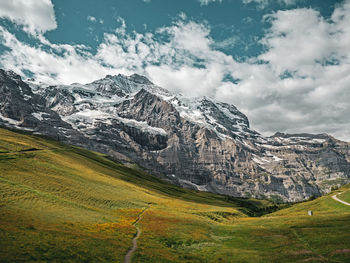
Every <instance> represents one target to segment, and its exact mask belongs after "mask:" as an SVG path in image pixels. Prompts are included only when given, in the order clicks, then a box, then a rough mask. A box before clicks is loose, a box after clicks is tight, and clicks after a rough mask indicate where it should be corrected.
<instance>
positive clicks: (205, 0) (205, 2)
mask: <svg viewBox="0 0 350 263" xmlns="http://www.w3.org/2000/svg"><path fill="white" fill-rule="evenodd" d="M198 1H199V3H200V4H201V5H209V4H210V3H214V2H219V3H221V2H222V0H198Z"/></svg>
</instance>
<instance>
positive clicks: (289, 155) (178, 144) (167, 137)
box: [0, 70, 350, 201]
mask: <svg viewBox="0 0 350 263" xmlns="http://www.w3.org/2000/svg"><path fill="white" fill-rule="evenodd" d="M0 84H1V86H0V89H1V90H0V91H1V94H3V95H1V97H0V106H1V107H0V124H2V125H3V126H7V127H15V128H19V129H27V130H28V129H29V130H32V132H34V133H41V134H45V135H48V136H51V137H54V138H56V139H58V140H62V141H64V142H66V143H71V144H74V145H77V146H82V147H85V148H87V149H90V150H95V151H99V152H102V153H106V154H108V155H110V156H111V157H112V158H115V159H118V160H121V161H123V162H132V163H137V164H139V165H141V166H143V167H145V168H146V169H147V170H149V171H151V172H152V173H154V174H156V175H158V176H159V177H161V178H163V179H165V180H167V181H170V182H172V183H175V184H178V185H181V186H184V187H189V188H194V189H196V190H201V191H211V192H216V193H222V194H226V195H231V196H239V197H245V196H246V197H247V196H252V197H257V198H275V199H278V200H280V201H301V200H305V199H308V198H310V197H311V196H320V195H323V194H325V193H328V192H329V191H330V190H331V189H332V187H339V186H340V185H342V184H345V183H348V182H350V179H349V178H350V159H349V156H350V144H349V143H346V142H341V141H339V140H336V139H334V138H333V137H331V136H329V135H326V134H321V135H312V134H283V133H276V134H275V135H273V136H271V137H264V136H262V135H261V134H259V133H258V132H256V131H255V130H253V129H251V128H250V125H249V120H248V118H247V117H246V116H245V115H244V114H243V113H241V112H240V111H239V110H238V109H237V108H236V107H235V106H233V105H229V104H227V103H222V102H219V101H216V100H214V99H211V98H207V97H203V98H194V99H193V98H191V99H190V98H186V97H184V96H182V95H179V94H174V93H171V92H169V91H167V90H165V89H163V88H161V87H158V86H156V85H154V84H153V83H152V82H151V81H149V80H148V79H147V78H146V77H144V76H140V75H137V74H133V75H131V76H124V75H116V76H110V75H107V76H106V77H105V78H103V79H100V80H96V81H94V82H91V83H88V84H84V85H83V84H71V85H56V86H55V85H51V86H43V85H41V86H36V87H34V85H33V84H30V85H28V83H26V82H24V81H22V80H21V78H20V77H19V76H18V75H15V73H9V72H5V71H3V70H1V71H0Z"/></svg>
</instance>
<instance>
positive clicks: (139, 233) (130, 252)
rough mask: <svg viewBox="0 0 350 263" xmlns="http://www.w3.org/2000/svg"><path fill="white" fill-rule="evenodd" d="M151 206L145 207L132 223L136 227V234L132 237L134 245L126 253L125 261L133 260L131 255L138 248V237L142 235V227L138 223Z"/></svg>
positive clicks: (125, 262)
mask: <svg viewBox="0 0 350 263" xmlns="http://www.w3.org/2000/svg"><path fill="white" fill-rule="evenodd" d="M148 208H149V206H148V207H146V208H145V209H143V210H142V211H141V212H140V213H139V215H138V217H137V219H136V220H135V222H134V223H132V225H133V226H135V228H136V235H135V236H134V238H133V239H132V247H131V248H130V249H129V251H128V253H127V254H126V255H125V259H124V263H130V262H131V257H132V254H133V253H134V252H135V250H136V249H137V239H138V238H139V237H140V235H141V230H140V228H139V227H138V226H137V225H136V224H137V223H138V222H139V221H140V220H141V219H142V215H143V214H144V213H145V211H146V210H147V209H148Z"/></svg>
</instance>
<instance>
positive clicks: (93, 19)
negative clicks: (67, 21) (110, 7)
mask: <svg viewBox="0 0 350 263" xmlns="http://www.w3.org/2000/svg"><path fill="white" fill-rule="evenodd" d="M86 19H87V20H88V21H90V22H92V23H96V22H97V19H96V17H94V16H87V17H86Z"/></svg>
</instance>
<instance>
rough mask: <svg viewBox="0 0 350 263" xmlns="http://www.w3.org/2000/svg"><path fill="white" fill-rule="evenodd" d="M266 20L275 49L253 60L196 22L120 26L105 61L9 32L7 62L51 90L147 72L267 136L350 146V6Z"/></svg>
mask: <svg viewBox="0 0 350 263" xmlns="http://www.w3.org/2000/svg"><path fill="white" fill-rule="evenodd" d="M265 19H266V21H268V22H269V23H270V27H269V30H268V31H267V32H266V34H265V36H264V37H263V38H262V39H261V43H262V44H263V45H265V51H264V53H262V54H261V55H260V56H259V57H257V58H252V59H250V60H248V61H245V62H237V61H235V60H234V59H233V58H232V56H229V55H226V54H225V53H224V52H221V51H218V50H216V45H217V43H215V41H214V40H213V39H212V38H211V37H210V26H209V25H208V24H206V23H202V24H201V23H197V22H194V21H190V20H188V19H187V18H186V16H182V18H181V17H179V20H178V21H176V22H174V23H173V24H172V25H170V26H167V27H162V28H159V29H158V30H156V31H155V32H148V33H145V34H139V33H137V32H132V33H131V34H128V33H127V30H126V23H125V21H124V20H122V19H120V18H119V19H118V21H119V22H120V24H121V25H120V27H119V28H117V29H116V30H115V32H113V33H108V34H105V35H104V39H103V41H102V43H101V44H100V45H99V46H98V48H97V53H96V54H92V53H90V51H89V50H88V49H87V48H85V47H84V46H78V45H77V46H71V45H55V44H52V43H50V42H48V41H47V40H46V45H44V46H40V47H33V46H30V45H28V44H25V43H21V42H20V41H18V40H17V39H16V38H15V36H14V35H12V34H10V33H9V32H7V31H6V29H4V28H2V29H1V30H0V39H2V44H3V45H5V46H7V47H9V48H10V50H9V51H7V52H5V53H3V55H2V56H1V57H0V61H1V63H2V64H3V67H5V68H7V69H12V70H15V71H17V72H20V73H21V72H23V71H24V70H31V71H32V72H33V73H34V77H35V78H37V79H38V80H41V81H45V82H48V81H50V82H51V83H53V82H60V83H72V82H82V83H86V82H89V81H93V80H95V79H97V78H101V77H104V76H105V75H106V74H116V73H124V74H131V73H133V72H136V73H140V74H145V75H147V76H148V77H149V78H151V80H152V81H153V82H155V83H156V84H159V85H161V86H163V87H164V88H167V89H170V90H173V91H175V92H179V93H183V94H187V95H190V96H202V95H207V96H213V97H216V98H217V99H219V100H223V101H225V102H229V103H233V104H234V105H236V106H237V107H238V108H239V109H240V110H242V111H243V112H244V113H246V114H247V115H248V117H249V119H250V120H251V124H252V127H253V128H256V129H257V130H258V131H260V132H263V133H267V134H271V133H274V132H276V131H282V132H284V131H287V132H313V133H321V132H328V133H331V134H333V135H334V136H336V137H338V138H341V139H347V140H350V103H349V101H350V89H349V85H350V57H349V54H350V28H349V26H348V25H349V24H350V1H346V2H344V3H343V4H342V5H339V6H337V7H336V9H335V10H334V12H333V15H332V16H331V18H330V19H325V18H323V17H322V16H321V15H320V13H319V12H317V11H315V10H313V9H294V10H286V11H278V12H276V13H273V14H270V15H268V16H266V17H265ZM41 42H44V41H41ZM228 76H230V77H231V78H233V79H236V80H237V81H235V83H232V82H229V81H227V79H229V78H228Z"/></svg>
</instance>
